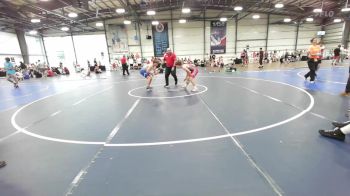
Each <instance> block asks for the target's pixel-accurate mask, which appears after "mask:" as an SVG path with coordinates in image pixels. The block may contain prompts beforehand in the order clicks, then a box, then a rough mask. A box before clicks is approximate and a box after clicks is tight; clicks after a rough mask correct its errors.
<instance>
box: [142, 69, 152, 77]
mask: <svg viewBox="0 0 350 196" xmlns="http://www.w3.org/2000/svg"><path fill="white" fill-rule="evenodd" d="M140 74H141V75H142V76H143V77H145V78H147V77H148V76H149V75H150V74H149V73H147V71H146V70H145V69H141V70H140Z"/></svg>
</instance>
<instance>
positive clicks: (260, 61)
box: [259, 48, 264, 68]
mask: <svg viewBox="0 0 350 196" xmlns="http://www.w3.org/2000/svg"><path fill="white" fill-rule="evenodd" d="M263 59H264V51H263V50H262V48H260V51H259V65H260V66H259V68H264V66H263Z"/></svg>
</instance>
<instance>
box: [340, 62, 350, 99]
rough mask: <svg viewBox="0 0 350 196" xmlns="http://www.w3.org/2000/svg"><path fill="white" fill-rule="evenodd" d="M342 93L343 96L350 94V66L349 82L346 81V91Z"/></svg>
mask: <svg viewBox="0 0 350 196" xmlns="http://www.w3.org/2000/svg"><path fill="white" fill-rule="evenodd" d="M340 95H342V96H346V97H348V96H350V67H349V77H348V82H347V83H346V87H345V91H344V92H342V93H341V94H340Z"/></svg>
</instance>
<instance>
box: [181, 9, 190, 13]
mask: <svg viewBox="0 0 350 196" xmlns="http://www.w3.org/2000/svg"><path fill="white" fill-rule="evenodd" d="M190 12H191V9H190V8H182V13H184V14H188V13H190Z"/></svg>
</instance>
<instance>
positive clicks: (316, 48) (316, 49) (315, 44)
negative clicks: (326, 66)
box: [304, 38, 322, 83]
mask: <svg viewBox="0 0 350 196" xmlns="http://www.w3.org/2000/svg"><path fill="white" fill-rule="evenodd" d="M311 43H312V45H311V46H310V47H309V50H308V56H309V60H308V62H307V65H308V67H309V69H310V71H309V72H308V73H307V74H305V75H304V77H305V80H307V78H308V77H310V83H314V82H315V76H316V69H317V67H318V64H319V62H320V61H319V60H321V56H322V54H321V47H320V45H319V41H318V39H317V38H312V39H311Z"/></svg>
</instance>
